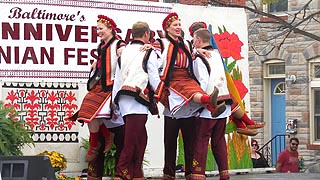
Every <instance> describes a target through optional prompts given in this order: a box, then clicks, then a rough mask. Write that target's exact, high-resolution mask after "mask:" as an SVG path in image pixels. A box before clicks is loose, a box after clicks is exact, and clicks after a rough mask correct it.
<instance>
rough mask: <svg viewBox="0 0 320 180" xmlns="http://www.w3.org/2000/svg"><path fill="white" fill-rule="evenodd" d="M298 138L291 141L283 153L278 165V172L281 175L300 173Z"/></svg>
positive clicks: (279, 157) (280, 155)
mask: <svg viewBox="0 0 320 180" xmlns="http://www.w3.org/2000/svg"><path fill="white" fill-rule="evenodd" d="M298 145H299V139H298V138H291V139H290V140H289V147H288V148H286V149H285V150H283V151H281V152H280V154H279V156H278V160H277V165H276V172H281V173H297V172H299V153H298V151H297V150H298Z"/></svg>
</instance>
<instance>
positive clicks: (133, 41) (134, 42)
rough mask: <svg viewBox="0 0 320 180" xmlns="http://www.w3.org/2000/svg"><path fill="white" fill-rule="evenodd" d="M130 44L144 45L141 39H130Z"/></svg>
mask: <svg viewBox="0 0 320 180" xmlns="http://www.w3.org/2000/svg"><path fill="white" fill-rule="evenodd" d="M130 44H140V45H144V44H145V43H144V42H142V41H140V40H132V41H131V42H130Z"/></svg>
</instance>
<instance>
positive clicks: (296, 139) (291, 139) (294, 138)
mask: <svg viewBox="0 0 320 180" xmlns="http://www.w3.org/2000/svg"><path fill="white" fill-rule="evenodd" d="M292 141H296V142H297V143H298V144H299V139H298V138H296V137H293V138H290V140H289V143H291V142H292Z"/></svg>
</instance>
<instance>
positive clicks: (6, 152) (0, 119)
mask: <svg viewBox="0 0 320 180" xmlns="http://www.w3.org/2000/svg"><path fill="white" fill-rule="evenodd" d="M18 114H19V112H17V111H16V110H15V109H14V108H13V107H9V106H7V107H5V106H4V103H3V102H2V101H0V155H3V156H22V155H23V152H22V148H23V146H24V145H26V144H27V145H28V146H30V145H33V146H34V142H33V139H32V138H31V133H32V132H33V131H32V130H31V129H30V126H29V125H28V124H27V123H25V121H21V120H19V119H18Z"/></svg>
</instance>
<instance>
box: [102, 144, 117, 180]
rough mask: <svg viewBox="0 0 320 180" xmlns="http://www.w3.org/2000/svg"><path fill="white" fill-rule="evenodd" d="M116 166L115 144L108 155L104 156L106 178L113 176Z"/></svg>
mask: <svg viewBox="0 0 320 180" xmlns="http://www.w3.org/2000/svg"><path fill="white" fill-rule="evenodd" d="M115 166H116V146H115V145H114V144H113V145H112V148H111V149H110V151H109V152H108V153H106V154H105V155H104V168H103V174H104V175H105V176H113V175H114V173H115Z"/></svg>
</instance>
